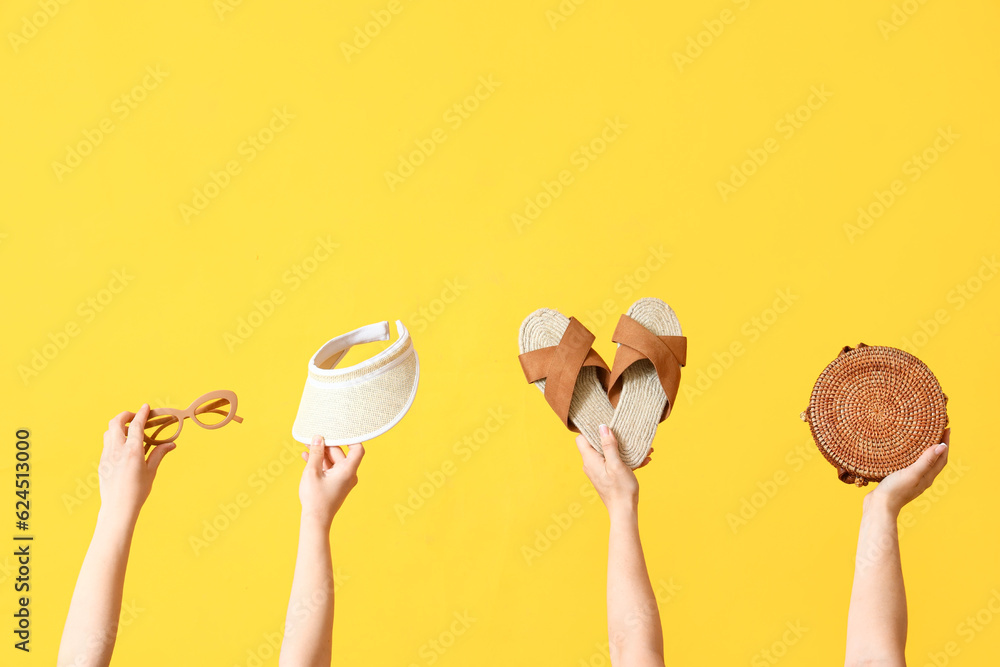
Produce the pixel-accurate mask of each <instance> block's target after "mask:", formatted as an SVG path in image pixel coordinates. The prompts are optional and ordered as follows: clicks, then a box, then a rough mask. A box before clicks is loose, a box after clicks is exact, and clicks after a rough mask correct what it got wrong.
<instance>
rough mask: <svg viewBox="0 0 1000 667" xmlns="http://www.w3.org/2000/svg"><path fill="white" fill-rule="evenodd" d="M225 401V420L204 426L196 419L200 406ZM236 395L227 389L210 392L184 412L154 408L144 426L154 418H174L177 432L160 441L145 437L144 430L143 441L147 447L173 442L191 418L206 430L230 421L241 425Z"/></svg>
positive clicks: (200, 397) (241, 419)
mask: <svg viewBox="0 0 1000 667" xmlns="http://www.w3.org/2000/svg"><path fill="white" fill-rule="evenodd" d="M221 399H225V400H227V401H229V414H227V415H226V418H225V419H223V420H222V421H220V422H219V423H218V424H206V423H204V422H203V421H201V420H200V419H198V415H199V414H200V413H199V412H196V410H197V409H198V408H200V407H201V406H203V405H205V404H207V403H209V402H211V401H215V400H221ZM237 403H238V401H237V398H236V393H235V392H232V391H229V390H228V389H220V390H218V391H210V392H208V393H207V394H203V395H201V396H199V397H198V398H196V399H195V400H194V402H192V403H191V405H189V406H187V408H185V409H184V410H178V409H176V408H155V409H152V410H150V411H149V415H148V416H147V417H146V425H147V426H148V425H149V420H150V419H152V418H154V417H168V416H169V417H175V418H176V419H177V424H178V425H177V432H176V433H174V434H173V435H172V436H171V437H169V438H167V439H165V440H161V439H159V438H156V439H153V438H150V437H149V436H147V435H146V432H145V430H143V433H142V439H143V441H144V442H145V443H146V444H148V445H165V444H167V443H170V442H173V441H174V440H176V439H177V437H178V436H179V435H180V434H181V431H182V430H184V420H185V419H188V418H191V419H192V420H193V421H194V422H195V423H196V424H198V426H200V427H202V428H206V429H208V430H210V431H211V430H214V429H217V428H222V427H223V426H225V425H226V424H228V423H229V422H231V421H235V422H236V423H237V424H242V423H243V417H240V416H238V415H237V414H236V407H237ZM201 412H207V410H202V411H201Z"/></svg>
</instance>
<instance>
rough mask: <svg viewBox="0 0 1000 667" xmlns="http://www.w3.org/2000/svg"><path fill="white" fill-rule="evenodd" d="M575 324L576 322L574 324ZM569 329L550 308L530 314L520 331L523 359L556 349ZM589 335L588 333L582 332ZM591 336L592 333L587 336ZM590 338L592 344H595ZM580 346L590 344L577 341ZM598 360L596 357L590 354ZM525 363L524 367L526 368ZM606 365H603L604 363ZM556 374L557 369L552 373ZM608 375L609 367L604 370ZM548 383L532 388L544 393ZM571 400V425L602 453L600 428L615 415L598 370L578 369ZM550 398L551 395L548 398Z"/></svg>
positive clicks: (569, 418)
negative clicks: (530, 353) (536, 353)
mask: <svg viewBox="0 0 1000 667" xmlns="http://www.w3.org/2000/svg"><path fill="white" fill-rule="evenodd" d="M574 322H575V320H574ZM569 326H570V319H569V318H568V317H566V316H565V315H563V314H562V313H560V312H559V311H556V310H552V309H550V308H539V309H538V310H536V311H535V312H533V313H531V314H530V315H528V317H526V318H525V319H524V321H523V322H522V323H521V330H520V332H519V334H518V345H519V347H520V350H521V354H522V357H523V356H524V355H525V354H526V353H529V352H534V351H536V350H542V349H544V348H556V347H557V346H559V344H560V342H561V341H562V340H563V336H564V334H566V332H567V328H568V327H569ZM574 326H575V327H577V328H578V329H582V325H580V324H579V323H578V322H575V324H574ZM582 331H583V332H586V329H582ZM586 334H587V335H588V336H589V332H586ZM592 338H593V337H592V336H590V340H592ZM576 342H577V343H578V344H579V345H583V344H584V343H585V344H586V347H589V345H590V342H587V341H584V342H580V341H576ZM591 354H592V356H596V354H595V353H591ZM523 363H524V362H523V361H522V365H523ZM601 364H602V365H603V362H601ZM553 370H554V369H553ZM604 371H605V372H606V371H607V369H606V367H605V368H604ZM546 379H547V378H543V379H539V380H537V381H534V382H533V384H534V385H535V386H536V387H538V388H539V389H540V390H541V391H542V392H543V393H545V384H546ZM572 392H573V394H572V399H571V400H570V402H569V411H568V415H567V417H568V422H569V423H568V424H567V425H571V426H575V427H576V429H577V430H579V432H580V433H582V434H583V435H584V437H586V438H587V441H588V442H590V444H591V446H592V447H593V448H594V449H596V450H597V451H601V436H600V434H599V433H598V430H597V427H598V426H600V425H601V424H609V423H610V422H611V417H612V415H613V414H614V409H613V408H612V407H611V403H610V401H608V395H607V389H606V387H605V385H604V383H603V382H602V381H601V377H600V376H599V370H598V367H595V366H589V365H584V366H583V367H582V368H579V374H578V375H577V376H576V383H575V386H574V387H573V389H572ZM546 397H547V398H548V395H546Z"/></svg>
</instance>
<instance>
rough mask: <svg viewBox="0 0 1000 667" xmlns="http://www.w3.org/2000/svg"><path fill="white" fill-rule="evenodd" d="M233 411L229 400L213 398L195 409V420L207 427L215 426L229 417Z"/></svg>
mask: <svg viewBox="0 0 1000 667" xmlns="http://www.w3.org/2000/svg"><path fill="white" fill-rule="evenodd" d="M231 409H232V405H231V404H230V403H229V399H226V398H213V399H211V400H208V401H205V402H204V403H202V404H201V405H199V406H198V407H197V408H195V411H194V418H195V419H197V420H198V421H199V422H201V423H202V424H204V425H205V426H215V425H216V424H219V423H220V422H222V421H224V420H225V418H226V417H227V416H229V411H230V410H231Z"/></svg>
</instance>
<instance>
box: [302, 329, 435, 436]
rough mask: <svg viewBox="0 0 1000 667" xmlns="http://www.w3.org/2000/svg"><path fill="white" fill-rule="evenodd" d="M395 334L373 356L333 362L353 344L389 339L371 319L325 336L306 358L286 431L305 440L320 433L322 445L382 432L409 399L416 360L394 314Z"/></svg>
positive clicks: (413, 391)
mask: <svg viewBox="0 0 1000 667" xmlns="http://www.w3.org/2000/svg"><path fill="white" fill-rule="evenodd" d="M396 332H397V333H398V334H399V339H398V340H396V342H394V343H393V344H392V345H390V346H389V347H387V348H386V349H384V350H382V351H381V352H379V353H378V354H376V355H375V356H374V357H371V358H369V359H365V360H364V361H362V362H360V363H358V364H355V365H354V366H348V367H347V368H337V367H336V366H337V364H338V363H340V361H341V360H342V359H343V358H344V356H345V355H346V354H347V351H348V350H350V349H351V347H353V346H355V345H361V344H363V343H372V342H375V341H380V340H389V323H388V322H377V323H375V324H369V325H368V326H366V327H361V328H360V329H355V330H354V331H351V332H349V333H346V334H344V335H342V336H337V337H336V338H334V339H332V340H330V341H329V342H327V343H326V345H324V346H323V347H321V348H320V349H319V351H318V352H316V354H314V355H313V358H312V359H310V360H309V375H308V377H307V378H306V386H305V389H303V390H302V401H301V402H300V403H299V412H298V414H297V415H296V416H295V423H294V424H293V425H292V437H293V438H295V439H296V440H298V441H299V442H303V443H306V444H309V443H310V442H312V438H313V436H317V435H321V436H323V437H324V438H325V439H326V444H327V445H331V446H332V445H350V444H353V443H356V442H365V441H367V440H371V439H372V438H374V437H376V436H379V435H382V434H383V433H385V432H386V431H388V430H389V429H390V428H392V427H393V426H395V425H396V424H397V423H398V422H399V420H400V419H402V418H403V415H405V414H406V411H407V410H409V409H410V405H412V404H413V399H414V397H416V395H417V381H418V379H419V378H420V363H419V361H418V360H417V352H416V350H414V349H413V340H412V339H411V338H410V333H409V332H408V331H407V330H406V327H404V326H403V323H402V322H400V321H399V320H396Z"/></svg>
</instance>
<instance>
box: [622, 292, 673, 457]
mask: <svg viewBox="0 0 1000 667" xmlns="http://www.w3.org/2000/svg"><path fill="white" fill-rule="evenodd" d="M612 340H613V341H614V342H616V343H618V351H617V352H616V353H615V361H614V364H613V365H612V368H611V378H610V382H609V388H608V398H609V400H610V401H611V404H612V405H613V406H615V413H614V417H612V419H611V424H610V426H611V430H612V431H613V432H614V433H615V435H616V436H617V437H618V450H619V453H620V454H621V457H622V461H624V462H625V464H626V465H628V466H630V467H632V468H635V467H637V466H639V465H641V464H642V462H643V461H644V460H645V459H646V455H647V454H648V453H649V448H650V446H651V445H652V442H653V436H654V435H656V427H657V425H658V424H659V423H660V422H662V421H663V420H665V419H666V418H667V417H668V416H669V415H670V412H671V410H672V409H673V407H674V400H675V399H676V398H677V389H678V387H679V386H680V381H681V367H682V366H684V365H685V364H686V363H687V338H685V337H684V336H682V335H681V325H680V322H679V321H678V320H677V315H675V314H674V311H673V310H671V308H670V306H668V305H667V304H666V303H664V302H663V301H661V300H660V299H654V298H645V299H639V300H638V301H636V302H635V303H633V304H632V306H631V307H630V308H629V309H628V313H627V314H625V315H622V316H621V318H620V319H619V320H618V326H617V327H615V333H614V335H613V336H612Z"/></svg>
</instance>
